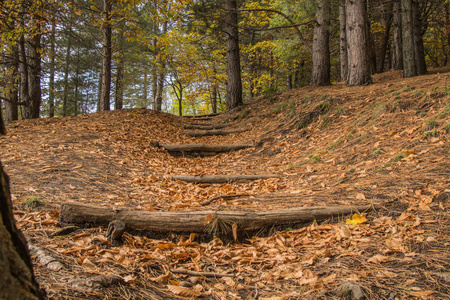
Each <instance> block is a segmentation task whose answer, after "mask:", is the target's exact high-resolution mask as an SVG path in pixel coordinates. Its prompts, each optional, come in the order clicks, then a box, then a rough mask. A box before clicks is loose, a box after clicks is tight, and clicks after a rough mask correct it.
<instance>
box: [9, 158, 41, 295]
mask: <svg viewBox="0 0 450 300" xmlns="http://www.w3.org/2000/svg"><path fill="white" fill-rule="evenodd" d="M0 189H1V190H0V299H44V295H43V293H42V292H41V291H40V290H39V285H38V284H37V282H36V280H35V277H34V274H33V266H32V264H31V259H30V254H29V252H28V248H27V243H26V240H25V237H24V236H23V234H22V232H21V231H20V230H18V229H17V227H16V224H15V223H14V217H13V214H12V203H11V196H10V191H9V179H8V176H7V175H6V174H5V172H4V171H3V168H2V166H1V164H0Z"/></svg>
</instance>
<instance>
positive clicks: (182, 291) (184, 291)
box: [167, 284, 202, 297]
mask: <svg viewBox="0 0 450 300" xmlns="http://www.w3.org/2000/svg"><path fill="white" fill-rule="evenodd" d="M167 288H168V289H169V291H171V292H172V293H174V294H175V295H179V296H182V297H200V295H201V294H202V293H200V292H199V291H196V290H193V289H188V288H185V287H182V286H177V285H170V284H169V285H167Z"/></svg>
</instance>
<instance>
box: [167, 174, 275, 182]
mask: <svg viewBox="0 0 450 300" xmlns="http://www.w3.org/2000/svg"><path fill="white" fill-rule="evenodd" d="M279 177H281V176H280V175H275V174H263V175H200V176H192V175H174V176H172V179H174V180H180V181H185V182H193V183H225V182H232V181H242V180H258V179H266V178H279Z"/></svg>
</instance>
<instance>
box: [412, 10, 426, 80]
mask: <svg viewBox="0 0 450 300" xmlns="http://www.w3.org/2000/svg"><path fill="white" fill-rule="evenodd" d="M412 14H413V22H414V46H415V48H416V49H415V51H414V53H415V54H416V57H415V60H416V65H417V75H424V74H426V73H427V64H426V61H425V48H424V46H423V34H424V33H425V31H426V28H422V25H423V24H422V21H421V16H420V11H419V1H413V10H412Z"/></svg>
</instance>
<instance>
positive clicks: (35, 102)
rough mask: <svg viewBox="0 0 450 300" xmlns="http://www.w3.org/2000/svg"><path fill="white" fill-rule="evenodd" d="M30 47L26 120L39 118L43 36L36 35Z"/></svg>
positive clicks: (29, 43) (31, 40) (29, 44)
mask: <svg viewBox="0 0 450 300" xmlns="http://www.w3.org/2000/svg"><path fill="white" fill-rule="evenodd" d="M27 45H28V47H27V48H28V59H27V60H26V61H27V65H28V100H29V102H28V103H27V105H25V109H24V117H25V119H36V118H39V113H40V108H41V99H42V98H41V54H40V52H41V35H40V34H35V35H34V36H33V37H32V38H31V39H30V41H28V43H27Z"/></svg>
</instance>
